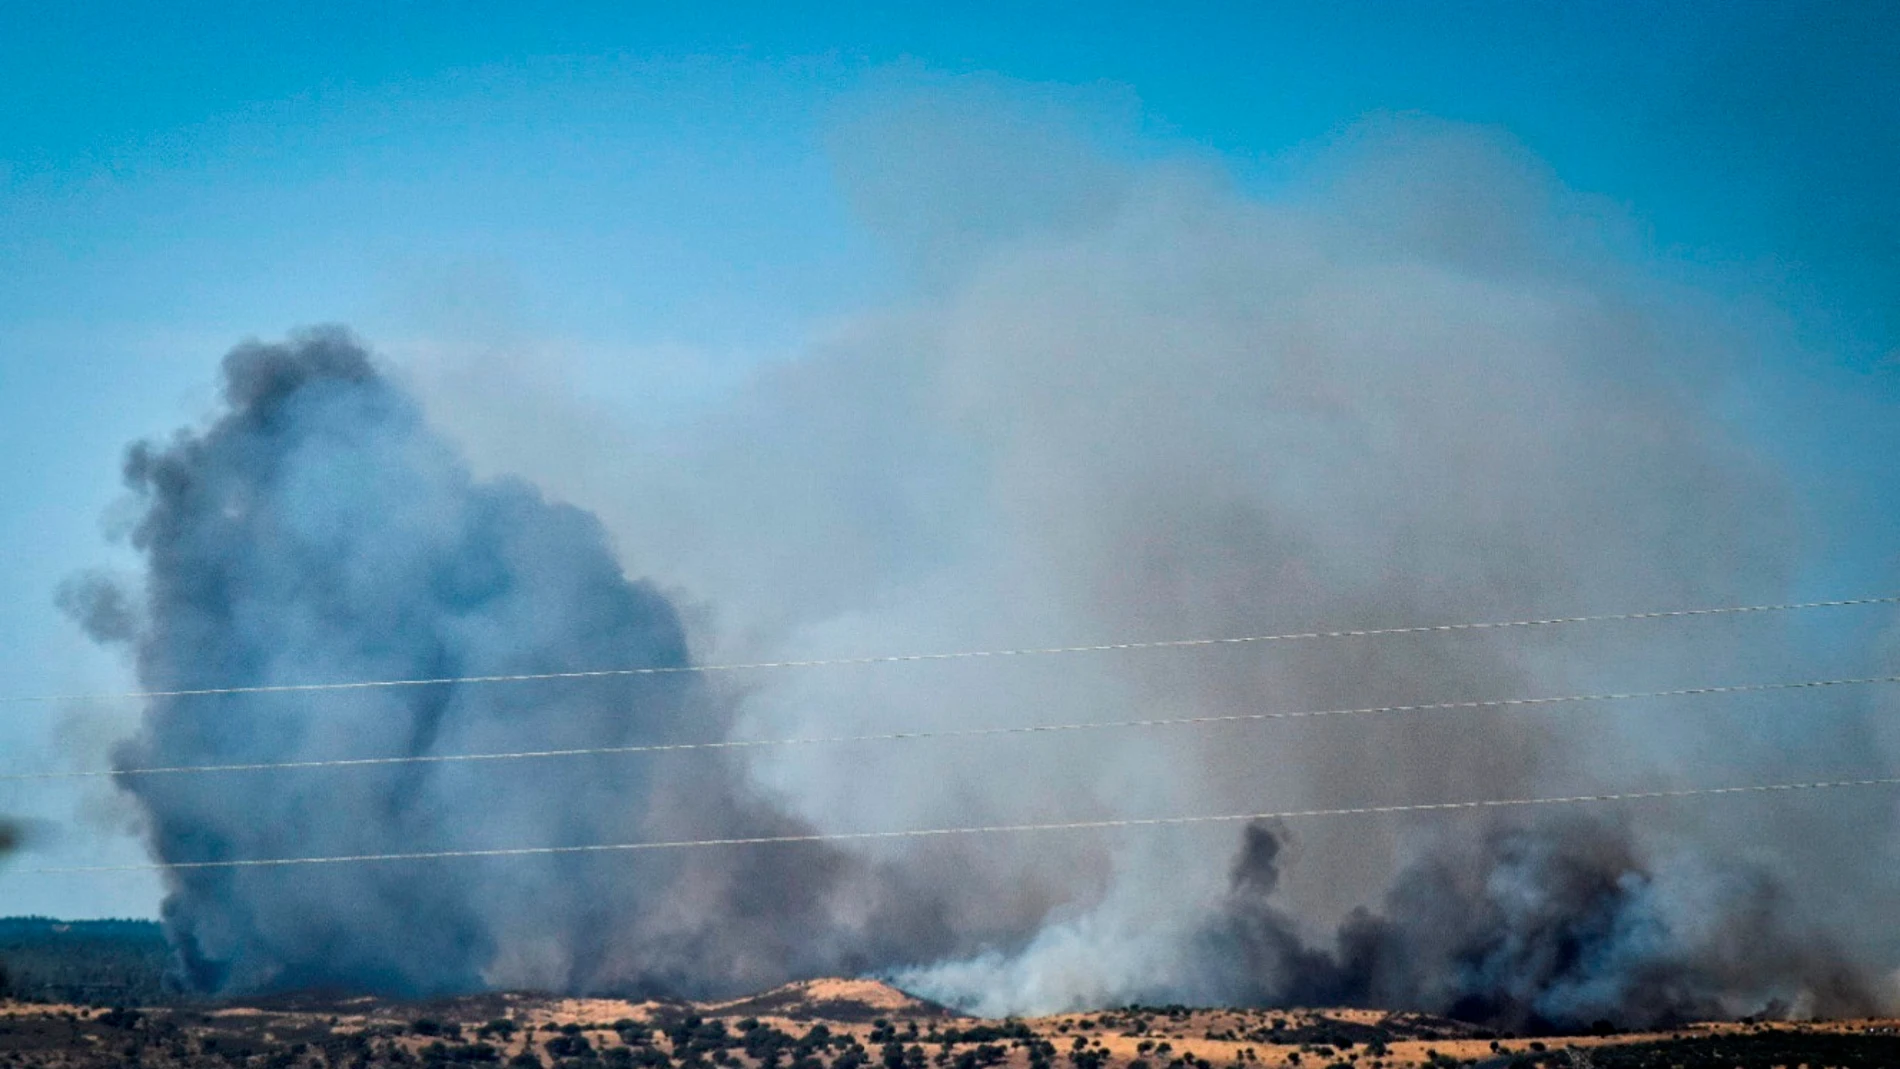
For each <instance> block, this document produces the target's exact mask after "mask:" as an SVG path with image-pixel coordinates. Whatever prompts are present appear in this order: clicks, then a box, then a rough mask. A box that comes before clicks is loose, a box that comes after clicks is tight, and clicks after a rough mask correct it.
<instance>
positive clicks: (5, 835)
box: [0, 817, 26, 860]
mask: <svg viewBox="0 0 1900 1069" xmlns="http://www.w3.org/2000/svg"><path fill="white" fill-rule="evenodd" d="M24 842H26V828H25V827H24V826H22V825H21V824H19V823H17V822H15V821H12V820H9V819H7V818H6V817H0V860H4V859H5V858H6V856H7V855H8V854H11V853H13V852H14V851H15V850H18V849H19V848H20V845H21V844H22V843H24Z"/></svg>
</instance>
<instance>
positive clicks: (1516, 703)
mask: <svg viewBox="0 0 1900 1069" xmlns="http://www.w3.org/2000/svg"><path fill="white" fill-rule="evenodd" d="M1881 683H1900V675H1891V676H1860V677H1854V678H1847V679H1808V680H1801V681H1798V682H1780V683H1737V684H1731V685H1727V686H1706V687H1680V688H1676V689H1673V690H1638V691H1610V692H1604V693H1598V694H1564V695H1555V696H1549V697H1530V698H1489V699H1482V700H1474V701H1455V702H1423V703H1415V704H1410V705H1372V706H1362V707H1359V708H1349V709H1304V710H1293V711H1286V712H1264V713H1228V714H1221V715H1213V716H1181V717H1149V718H1143V719H1137V720H1107V721H1077V722H1073V723H1066V724H1024V725H1005V726H992V727H977V728H947V729H944V730H941V731H893V732H884V733H880V734H868V735H819V736H808V737H803V738H778V739H725V740H716V741H710V742H672V743H647V744H641V745H631V746H582V747H573V748H567V749H546V750H516V751H506V752H498V753H469V754H415V755H405V756H399V757H342V758H330V759H321V760H309V761H253V762H241V763H231V764H210V765H162V766H152V767H146V768H123V769H86V770H80V771H69V772H15V773H7V774H4V775H0V782H21V781H29V780H60V779H94V778H104V777H129V776H161V775H184V774H192V773H212V772H264V771H283V770H290V769H315V768H362V767H375V766H381V765H429V764H450V763H458V762H474V761H520V760H529V759H540V758H560V757H584V756H605V755H612V754H648V753H674V752H679V751H693V750H740V749H753V748H761V747H771V746H817V745H834V744H845V743H869V742H900V741H909V740H914V739H957V738H980V737H985V736H995V735H1034V734H1054V733H1058V732H1070V731H1104V730H1112V729H1121V728H1164V727H1186V726H1197V725H1215V724H1236V723H1247V722H1253V721H1266V720H1304V719H1310V718H1315V717H1330V716H1362V715H1376V714H1396V713H1421V712H1442V711H1453V710H1462V709H1504V708H1520V707H1534V706H1544V705H1564V704H1578V703H1584V702H1616V701H1634V700H1638V699H1645V698H1682V697H1700V696H1707V695H1724V694H1761V693H1769V692H1774V691H1789V690H1818V689H1823V688H1829V687H1853V686H1868V685H1873V684H1881Z"/></svg>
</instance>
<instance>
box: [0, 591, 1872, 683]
mask: <svg viewBox="0 0 1900 1069" xmlns="http://www.w3.org/2000/svg"><path fill="white" fill-rule="evenodd" d="M1896 603H1900V594H1890V595H1882V596H1879V597H1864V598H1838V599H1834V600H1829V601H1801V602H1787V603H1783V604H1773V605H1726V606H1718V607H1715V608H1703V609H1667V610H1662V611H1654V612H1617V613H1598V614H1595V615H1589V616H1551V617H1544V618H1541V619H1526V620H1486V621H1478V622H1474V623H1456V624H1418V625H1413V626H1408V627H1372V628H1354V629H1350V630H1337V631H1289V632H1282V633H1279V634H1271V635H1234V636H1229V637H1225V638H1178V639H1161V640H1156V641H1146V642H1107V643H1101V644H1098V645H1090V646H1028V647H1020V648H1016V649H996V650H959V651H951V652H945V653H899V654H885V655H879V656H870V657H828V658H822V659H816V660H796V661H794V660H788V661H753V662H748V663H735V664H687V665H657V666H651V667H645V668H596V669H587V670H582V671H573V672H518V673H512V674H505V675H467V676H434V677H428V678H416V679H371V680H358V681H354V682H337V683H281V684H267V685H259V686H243V687H195V688H188V689H178V690H129V691H118V692H112V693H99V694H36V695H35V694H29V695H14V696H10V697H0V705H19V704H26V703H29V702H95V701H132V700H140V699H147V698H191V697H202V696H208V695H218V694H301V693H308V692H311V691H333V690H370V689H376V688H383V687H439V686H447V685H451V684H460V683H530V682H538V681H542V680H556V679H606V678H612V677H620V676H662V675H696V674H706V673H713V672H753V671H762V670H765V669H775V668H836V667H843V666H848V665H878V664H908V663H915V662H920V661H961V660H976V659H980V658H992V657H1039V656H1047V655H1051V654H1069V653H1119V652H1127V651H1134V650H1176V649H1191V648H1195V647H1203V646H1240V645H1249V644H1257V643H1266V642H1299V641H1308V640H1314V639H1334V638H1379V637H1384V636H1388V635H1426V634H1444V633H1448V632H1459V631H1500V630H1505V629H1508V628H1527V627H1552V626H1556V625H1560V624H1599V623H1616V622H1630V621H1637V620H1670V619H1681V618H1683V617H1694V616H1732V615H1741V614H1746V613H1775V612H1795V611H1799V610H1803V609H1838V608H1847V607H1850V606H1860V605H1892V604H1896Z"/></svg>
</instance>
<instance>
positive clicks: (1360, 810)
mask: <svg viewBox="0 0 1900 1069" xmlns="http://www.w3.org/2000/svg"><path fill="white" fill-rule="evenodd" d="M1895 786H1900V776H1881V777H1874V778H1868V779H1838V780H1813V781H1809V782H1805V783H1764V784H1750V785H1747V786H1739V787H1685V788H1679V789H1675V790H1656V791H1623V792H1618V793H1612V794H1572V795H1561V796H1556V797H1542V798H1487V799H1477V800H1471V801H1459V802H1411V803H1406V804H1400V805H1363V806H1348V807H1343V808H1338V809H1285V810H1280V811H1279V812H1274V813H1222V814H1218V815H1211V816H1181V817H1126V818H1120V819H1114V820H1071V821H1060V822H1050V823H1035V824H980V825H971V826H965V827H952V828H911V829H904V830H899V831H848V832H813V833H811V834H806V835H753V836H741V837H734V838H728V839H673V840H664V841H651V842H636V843H591V844H585V845H580V846H512V847H498V848H494V849H488V850H417V851H411V852H406V853H388V854H340V855H332V856H327V857H275V858H247V859H238V860H230V861H178V862H172V863H169V864H160V863H157V862H148V863H145V864H139V865H73V866H61V867H54V868H39V869H33V870H32V871H33V872H36V873H45V874H66V873H102V872H152V871H165V870H179V869H245V868H281V867H288V866H292V865H340V864H346V863H356V862H378V861H437V860H446V859H451V858H483V857H526V856H530V855H544V854H604V853H622V852H631V851H638V850H682V849H687V848H693V847H714V846H767V845H778V844H792V843H836V842H858V841H865V840H873V839H926V838H939V837H944V836H954V835H1002V834H1016V833H1024V832H1043V831H1087V830H1091V829H1099V828H1150V827H1164V826H1175V825H1187V824H1231V823H1238V822H1242V821H1254V820H1298V819H1305V818H1308V817H1350V816H1376V815H1380V814H1389V813H1435V812H1451V811H1458V810H1475V809H1505V808H1512V807H1519V806H1556V805H1582V804H1586V803H1591V802H1638V801H1653V800H1661V799H1675V798H1712V797H1718V796H1726V795H1743V794H1769V793H1777V792H1785V791H1826V790H1841V789H1846V788H1851V787H1895Z"/></svg>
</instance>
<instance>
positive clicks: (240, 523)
mask: <svg viewBox="0 0 1900 1069" xmlns="http://www.w3.org/2000/svg"><path fill="white" fill-rule="evenodd" d="M125 472H126V479H127V482H128V484H129V485H130V487H131V488H132V490H133V491H134V493H135V494H136V495H137V496H138V498H139V500H140V501H141V502H142V506H143V515H142V518H141V519H140V520H139V522H138V524H137V526H136V528H135V530H134V533H133V536H132V538H133V543H134V545H135V546H136V548H137V549H138V550H140V551H141V552H142V553H143V555H144V557H145V561H146V568H147V573H146V584H145V590H144V591H143V592H142V596H141V597H137V598H135V597H132V596H130V595H127V594H125V593H123V592H118V591H114V590H112V589H110V588H109V586H106V585H102V581H100V580H98V579H86V580H82V581H78V582H76V583H75V584H73V585H72V586H70V587H69V588H68V592H67V594H66V595H65V600H66V602H67V604H68V605H69V606H71V607H73V609H74V611H75V612H76V613H77V615H79V616H80V618H81V619H82V621H83V622H85V623H86V624H87V625H88V626H90V627H91V628H92V629H93V630H94V633H95V634H96V635H98V636H99V637H101V638H107V639H112V638H129V639H130V641H131V642H132V643H133V646H134V649H135V652H136V656H137V666H138V674H139V678H140V681H141V683H142V685H143V686H145V687H146V688H149V689H154V690H168V691H169V690H190V689H194V688H205V687H230V686H268V685H272V684H286V683H300V682H311V681H320V680H354V679H400V678H417V677H441V676H466V675H486V674H500V673H536V672H558V671H563V670H572V669H584V668H597V667H600V666H605V665H654V666H682V665H685V664H687V663H688V654H687V642H686V636H685V634H684V633H683V631H682V627H681V623H680V619H679V616H678V614H677V613H676V611H675V609H674V607H673V605H672V604H671V603H670V602H669V601H668V599H667V598H666V597H665V596H663V595H662V594H661V593H660V592H659V591H657V590H656V589H654V588H653V587H652V586H651V585H649V584H647V583H644V582H639V581H631V580H629V579H627V578H626V577H624V576H623V575H622V573H621V570H620V567H619V565H618V564H617V563H616V562H615V559H614V556H613V554H612V552H611V551H610V549H609V546H608V542H607V539H606V537H605V535H604V534H603V532H602V530H601V528H600V526H599V524H598V523H597V522H596V521H595V520H594V519H593V517H591V516H590V515H587V514H585V513H583V512H581V511H579V510H577V509H574V508H571V507H567V506H564V505H559V504H554V503H551V502H549V501H547V500H545V499H543V498H542V496H541V495H540V494H539V493H538V492H537V491H536V490H534V489H533V488H531V487H530V486H528V485H527V484H525V483H522V482H518V481H511V480H500V481H477V480H475V479H473V478H471V476H470V475H469V473H468V472H467V470H466V468H465V467H464V465H463V463H462V461H461V459H460V458H459V456H458V455H457V454H456V453H455V452H454V451H453V450H451V449H450V448H449V447H448V446H446V445H445V444H444V442H443V441H442V440H441V439H440V438H439V437H438V436H437V435H436V434H435V433H434V432H433V431H432V430H431V429H430V428H429V427H428V426H427V425H426V424H425V423H424V421H423V419H422V417H421V415H420V413H419V411H418V409H417V407H416V406H415V404H414V403H413V402H412V401H411V400H410V399H409V398H408V397H407V396H406V395H405V394H404V393H403V392H402V391H400V390H399V389H398V388H396V387H395V386H394V385H392V384H391V382H390V381H389V380H387V379H386V378H384V377H383V376H382V375H381V374H379V373H378V371H377V369H376V367H375V366H374V365H373V363H372V361H371V360H370V358H369V357H368V356H367V355H366V354H365V352H364V350H363V349H362V348H361V347H360V346H359V345H358V344H357V343H356V342H355V341H354V340H352V339H351V337H350V336H348V335H347V334H345V333H343V332H342V331H340V330H334V329H331V330H320V331H315V332H311V333H307V334H304V335H301V336H298V337H296V338H294V339H293V340H292V341H291V342H290V343H288V344H281V345H267V344H256V343H252V344H247V345H244V346H242V347H240V348H238V349H236V350H235V351H233V352H232V353H230V354H229V355H228V356H227V357H226V358H225V361H224V405H223V409H222V411H221V413H220V414H219V415H218V416H217V418H216V419H215V421H214V422H212V423H211V424H210V425H209V426H207V427H205V428H203V429H202V430H198V431H191V432H181V433H179V434H178V435H176V436H175V437H173V438H172V439H171V440H169V441H166V442H146V443H142V444H139V445H136V446H134V447H133V448H132V450H131V451H130V454H129V456H128V459H127V461H126V467H125ZM138 603H142V604H143V606H144V611H143V614H142V615H143V620H144V622H143V623H137V622H135V621H136V619H137V617H136V616H135V614H134V613H133V611H132V609H131V608H130V607H131V606H132V605H134V604H138ZM728 719H729V717H728V711H727V706H726V704H725V703H724V702H723V701H722V700H721V699H719V698H718V697H717V696H716V695H714V694H712V693H711V692H710V691H709V690H708V689H707V688H706V687H705V686H703V685H702V684H701V683H700V682H699V681H697V680H696V679H695V678H693V677H690V676H679V675H673V676H661V677H647V678H633V679H608V680H587V681H576V682H568V683H557V684H537V685H535V686H533V687H525V686H508V685H455V686H427V687H406V688H391V689H378V690H359V691H344V692H319V693H309V694H297V695H269V696H261V695H222V696H196V697H182V698H170V699H161V700H157V701H154V702H152V703H151V704H150V706H149V707H148V709H147V710H146V713H145V717H144V720H143V726H142V729H141V731H140V732H139V734H138V736H137V737H136V738H135V739H133V740H131V741H129V742H127V743H125V744H124V745H122V746H121V747H120V748H119V750H118V752H117V755H116V757H117V760H118V762H119V764H120V765H121V766H122V767H128V768H129V767H135V766H151V765H189V764H200V763H225V762H252V761H283V760H308V759H321V758H330V757H346V756H361V755H423V754H453V753H465V752H473V751H492V750H511V749H544V748H570V747H593V746H611V745H620V744H627V743H632V742H636V741H637V742H667V741H681V740H687V739H693V740H702V739H716V738H719V737H721V736H723V735H724V734H725V733H726V731H727V727H728ZM740 782H742V779H741V777H739V776H737V775H735V774H734V773H733V771H732V770H731V769H730V768H727V767H725V765H724V764H723V763H722V762H721V761H719V760H708V759H706V758H704V757H703V756H695V757H693V758H692V759H690V760H688V759H686V758H684V757H682V759H681V760H679V761H677V762H672V763H667V762H656V761H650V760H638V759H628V758H624V757H614V758H600V759H573V760H560V761H541V762H534V761H523V762H511V763H507V764H484V765H447V766H445V765H426V766H396V767H388V768H375V769H352V770H342V771H334V770H316V771H306V772H298V773H290V774H270V775H265V774H223V775H198V776H155V777H133V778H130V779H128V780H127V781H126V783H127V789H128V790H130V791H131V792H132V794H133V795H134V796H136V799H137V801H138V803H139V805H140V806H141V807H142V809H143V811H144V815H145V819H146V822H147V825H148V827H149V836H150V844H151V849H152V850H153V852H154V853H155V854H156V855H157V856H158V857H159V858H160V859H161V860H163V861H166V862H189V861H207V860H229V859H241V858H272V857H285V856H298V855H334V854H364V853H383V852H403V851H427V850H452V849H460V848H482V847H506V846H540V845H563V844H583V843H613V842H630V841H638V840H649V839H678V838H694V837H705V836H731V835H760V834H783V833H787V832H795V831H798V830H800V829H801V827H802V825H799V824H797V823H795V822H793V821H792V820H790V819H788V818H786V817H784V816H782V815H780V814H779V813H778V812H776V811H775V810H774V809H773V808H772V807H770V806H768V805H766V804H764V803H763V802H761V801H760V800H758V799H756V798H752V797H749V796H747V794H746V793H745V792H744V791H743V790H742V789H741V788H739V787H737V786H735V784H738V783H740ZM854 873H855V875H856V876H857V877H860V878H851V879H847V877H853V875H854ZM863 876H864V874H863V873H862V872H861V871H859V870H856V869H855V868H854V866H853V865H852V864H851V863H848V862H847V861H846V860H845V859H844V858H843V857H841V856H839V855H835V854H829V853H826V852H824V851H823V850H821V849H805V848H802V847H801V848H797V849H795V850H790V851H774V850H737V851H724V852H715V851H703V852H695V853H685V852H675V853H670V854H666V855H660V854H642V855H606V856H558V857H524V858H509V859H494V860H488V861H462V860H457V861H441V862H432V863H384V864H351V865H335V866H321V867H300V868H293V869H242V870H228V869H226V870H194V869H175V870H172V872H171V874H170V880H171V890H170V894H169V897H168V898H167V900H166V902H165V906H164V918H165V922H166V925H167V928H168V930H169V933H170V936H171V940H172V942H173V944H174V946H175V948H176V951H177V958H178V963H179V966H180V969H181V972H182V974H183V975H182V979H183V980H184V981H185V982H186V983H188V984H189V985H190V986H192V987H194V988H198V989H204V990H211V991H254V990H260V989H270V988H283V987H295V986H307V985H329V986H342V987H349V988H358V989H369V990H380V991H391V992H404V993H413V992H435V991H452V990H461V989H472V988H478V987H483V986H489V985H501V986H537V987H546V988H553V989H559V990H566V991H593V990H607V989H612V990H623V991H637V990H666V991H670V992H683V993H689V994H692V993H698V994H704V993H712V992H722V991H730V990H739V989H747V988H756V987H758V986H761V985H764V984H769V983H774V982H779V981H781V980H784V979H786V978H788V977H790V976H793V975H801V974H810V973H813V972H821V971H835V970H841V969H851V968H855V967H858V965H860V964H861V963H860V961H859V958H858V956H859V955H861V954H862V953H864V952H865V950H864V946H865V945H867V944H865V943H864V940H862V939H859V938H858V937H856V936H854V935H852V934H851V933H852V932H854V931H863V930H867V929H869V928H873V927H876V922H875V918H876V917H877V916H878V915H879V913H880V911H881V910H882V909H883V908H884V906H883V899H881V898H880V896H879V894H878V891H877V888H878V887H879V886H881V885H880V884H878V883H877V882H876V881H872V880H867V879H864V878H861V877H863ZM846 886H848V887H849V889H850V898H849V902H848V903H840V902H839V901H838V898H839V896H840V894H841V893H842V892H841V889H842V888H845V887H846ZM904 897H905V899H906V900H910V899H911V898H912V896H904ZM834 908H849V909H850V910H851V918H855V920H850V919H847V920H844V921H839V920H836V919H834V917H833V916H832V912H833V910H834ZM915 923H918V922H916V921H915V919H914V918H913V926H914V925H915Z"/></svg>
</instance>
